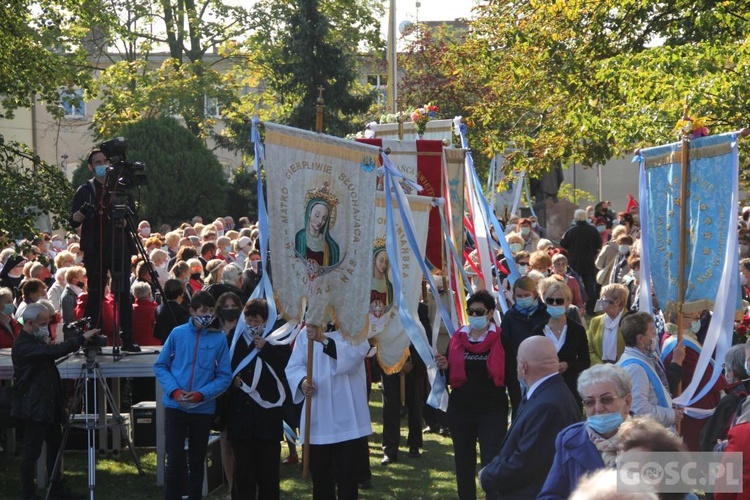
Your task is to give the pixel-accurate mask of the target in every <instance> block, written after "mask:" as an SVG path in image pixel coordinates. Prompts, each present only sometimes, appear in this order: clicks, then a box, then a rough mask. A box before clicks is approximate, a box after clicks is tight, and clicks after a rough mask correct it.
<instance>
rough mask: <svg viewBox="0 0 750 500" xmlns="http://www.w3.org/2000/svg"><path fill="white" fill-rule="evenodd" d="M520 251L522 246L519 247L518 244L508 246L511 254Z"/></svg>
mask: <svg viewBox="0 0 750 500" xmlns="http://www.w3.org/2000/svg"><path fill="white" fill-rule="evenodd" d="M521 250H523V245H521V244H520V243H511V244H510V251H511V252H513V253H516V252H520V251H521Z"/></svg>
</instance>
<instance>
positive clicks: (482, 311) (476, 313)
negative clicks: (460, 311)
mask: <svg viewBox="0 0 750 500" xmlns="http://www.w3.org/2000/svg"><path fill="white" fill-rule="evenodd" d="M466 314H468V315H469V316H484V315H485V314H487V309H472V308H468V309H467V310H466Z"/></svg>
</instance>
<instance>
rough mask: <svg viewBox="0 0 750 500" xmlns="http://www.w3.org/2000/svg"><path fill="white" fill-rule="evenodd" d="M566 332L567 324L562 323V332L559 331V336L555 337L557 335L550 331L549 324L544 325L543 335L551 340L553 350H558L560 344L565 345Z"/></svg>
mask: <svg viewBox="0 0 750 500" xmlns="http://www.w3.org/2000/svg"><path fill="white" fill-rule="evenodd" d="M566 333H568V325H567V324H565V325H563V329H562V332H561V333H560V338H559V339H558V338H557V335H555V332H553V331H552V328H550V327H549V325H545V326H544V336H545V337H547V338H548V339H550V340H551V341H552V343H553V344H555V351H557V352H560V349H562V346H563V345H565V337H566Z"/></svg>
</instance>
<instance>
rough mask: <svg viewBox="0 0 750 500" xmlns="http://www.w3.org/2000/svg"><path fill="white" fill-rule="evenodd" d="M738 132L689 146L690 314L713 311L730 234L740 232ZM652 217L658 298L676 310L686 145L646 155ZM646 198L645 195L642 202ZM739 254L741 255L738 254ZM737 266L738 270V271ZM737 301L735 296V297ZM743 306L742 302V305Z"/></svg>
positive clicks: (652, 253) (687, 308) (649, 234)
mask: <svg viewBox="0 0 750 500" xmlns="http://www.w3.org/2000/svg"><path fill="white" fill-rule="evenodd" d="M734 142H735V141H734V140H733V135H732V134H721V135H713V136H708V137H702V138H699V139H693V140H691V141H690V148H689V159H690V166H689V178H688V195H689V196H688V199H687V200H685V202H686V203H687V218H688V220H687V222H686V226H687V228H688V238H687V259H686V262H685V283H686V288H685V299H684V301H685V306H684V310H685V312H686V313H696V312H701V311H703V310H704V309H710V310H713V308H714V303H715V301H716V296H717V291H718V290H719V289H720V287H719V281H720V279H721V277H722V273H723V272H724V269H725V264H726V256H727V244H728V238H729V233H730V232H733V231H736V228H735V226H736V220H737V218H736V209H737V207H736V206H735V204H733V198H734V197H733V196H732V182H731V178H732V176H733V175H734V176H736V175H737V168H738V167H737V165H738V155H737V148H736V147H734ZM640 154H641V157H642V162H643V166H644V173H645V183H646V185H645V186H644V187H645V192H646V195H647V196H646V198H645V203H646V205H647V207H646V208H647V210H646V213H647V216H646V218H645V220H642V224H646V225H647V226H648V227H647V228H646V231H645V235H646V238H647V240H646V241H645V242H644V243H645V245H647V247H648V254H649V261H650V262H649V267H650V269H651V271H652V272H651V280H652V282H653V286H654V291H655V293H656V297H657V299H658V300H659V303H660V304H661V306H662V308H663V309H665V310H666V311H668V312H671V311H676V307H677V303H678V301H679V298H678V296H677V279H678V270H679V266H678V260H679V254H680V248H679V245H680V205H681V203H683V200H681V199H680V182H681V164H682V150H681V143H679V142H678V143H672V144H667V145H664V146H658V147H654V148H649V149H644V150H642V151H641V153H640ZM641 199H642V200H643V199H644V198H643V197H642V198H641ZM735 254H736V251H735ZM736 268H737V266H736V265H735V266H734V267H733V268H732V269H734V270H735V271H736ZM733 298H734V297H733ZM737 305H739V301H737Z"/></svg>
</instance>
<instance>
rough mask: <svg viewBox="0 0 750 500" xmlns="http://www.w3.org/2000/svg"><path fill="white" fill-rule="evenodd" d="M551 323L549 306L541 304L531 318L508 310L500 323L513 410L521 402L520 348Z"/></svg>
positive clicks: (506, 381) (513, 308)
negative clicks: (541, 328)
mask: <svg viewBox="0 0 750 500" xmlns="http://www.w3.org/2000/svg"><path fill="white" fill-rule="evenodd" d="M548 321H549V313H548V312H547V306H546V305H544V304H542V303H541V302H539V307H538V308H537V310H536V311H534V313H533V314H531V316H526V315H525V314H523V313H521V312H519V311H518V309H516V308H515V307H512V308H510V309H509V310H508V312H507V313H505V315H504V316H503V321H502V323H500V330H501V332H500V338H501V339H502V341H503V349H505V387H507V388H508V396H509V397H510V403H511V405H512V406H513V408H516V407H517V406H518V404H519V403H520V402H521V386H520V385H519V384H518V371H517V369H518V367H517V366H516V365H517V364H518V362H517V357H518V346H520V345H521V342H523V341H524V340H526V339H527V338H529V337H531V336H533V335H534V332H535V331H536V330H537V329H539V328H540V326H541V327H544V325H546V324H547V322H548Z"/></svg>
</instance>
